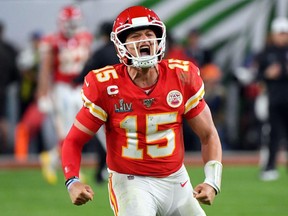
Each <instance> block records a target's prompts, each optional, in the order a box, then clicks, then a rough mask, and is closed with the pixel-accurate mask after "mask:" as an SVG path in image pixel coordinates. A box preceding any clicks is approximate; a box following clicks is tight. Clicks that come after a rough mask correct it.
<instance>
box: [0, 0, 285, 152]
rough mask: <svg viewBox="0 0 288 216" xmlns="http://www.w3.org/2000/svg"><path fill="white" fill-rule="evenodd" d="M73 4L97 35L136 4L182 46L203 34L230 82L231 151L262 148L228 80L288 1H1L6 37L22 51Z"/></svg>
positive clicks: (12, 108)
mask: <svg viewBox="0 0 288 216" xmlns="http://www.w3.org/2000/svg"><path fill="white" fill-rule="evenodd" d="M68 3H77V4H79V6H80V7H81V9H82V10H83V12H84V15H85V22H86V25H87V27H88V28H89V29H90V30H91V31H92V32H95V31H96V30H97V27H98V26H99V25H100V23H101V22H103V21H107V20H113V19H114V18H115V17H116V16H117V14H118V13H119V12H120V11H122V10H123V9H124V8H126V7H128V6H130V5H136V4H139V5H144V6H147V7H150V8H152V9H153V10H155V11H156V12H157V14H158V15H159V17H160V18H161V19H162V20H163V21H164V22H165V24H166V25H167V29H168V31H170V32H171V34H172V35H173V36H174V37H175V39H176V40H178V41H182V40H184V39H185V37H186V35H187V33H188V31H189V30H190V29H192V28H197V29H199V30H200V31H201V38H200V44H201V45H202V46H204V47H208V48H209V49H212V50H213V52H214V61H215V62H216V63H217V64H218V65H219V66H220V67H221V69H222V72H223V75H224V78H223V80H224V82H225V81H226V86H225V87H226V90H227V91H226V92H227V103H226V104H225V121H226V122H225V123H226V130H227V131H226V134H227V140H228V141H227V142H229V143H228V144H227V148H228V149H232V150H257V149H258V148H259V145H260V144H259V136H258V135H257V133H258V131H257V130H258V128H256V127H255V125H253V124H254V123H253V122H252V123H251V125H248V126H247V125H246V128H244V129H242V128H241V127H242V126H241V121H242V119H243V115H244V117H245V115H246V113H245V112H243V103H245V101H244V102H243V101H242V99H241V95H240V94H241V87H242V86H241V85H240V86H239V83H235V82H229V81H231V80H232V79H233V78H234V74H235V73H234V72H235V71H236V68H238V67H239V66H241V65H242V64H243V62H244V61H245V58H246V57H247V55H248V54H251V53H255V52H258V51H259V50H261V49H262V48H263V46H264V45H265V42H266V36H267V33H268V31H269V27H270V24H271V20H272V19H273V18H274V17H276V16H285V15H287V14H288V1H287V0H217V1H214V0H213V1H212V0H178V1H173V0H158V1H152V0H124V1H119V0H78V1H75V0H57V1H56V0H21V1H20V0H12V1H6V0H1V1H0V20H2V21H3V22H4V23H5V25H6V31H5V37H6V38H7V40H9V41H11V42H12V43H13V44H14V45H15V46H16V47H17V48H18V49H21V48H23V47H25V46H26V45H27V43H28V41H29V34H30V33H31V32H32V31H35V30H38V31H41V32H42V33H44V34H46V33H50V32H53V31H55V30H56V28H57V25H56V17H57V14H58V11H59V9H60V8H61V7H62V6H63V5H65V4H68ZM96 47H97V39H96V42H95V48H96ZM231 78H232V79H231ZM244 78H245V77H244ZM230 84H231V85H230ZM15 92H16V90H15V86H11V89H10V91H9V97H8V98H9V101H8V103H7V106H8V107H9V109H8V110H9V113H8V115H9V121H10V123H11V124H10V130H9V131H10V135H9V139H10V142H9V143H10V145H13V141H14V140H13V139H14V138H13V135H14V134H13V133H14V128H15V124H16V122H17V101H15V100H14V99H13V98H15V97H14V95H15ZM247 124H249V123H247ZM247 131H248V132H247ZM11 148H12V146H11ZM225 148H226V147H225Z"/></svg>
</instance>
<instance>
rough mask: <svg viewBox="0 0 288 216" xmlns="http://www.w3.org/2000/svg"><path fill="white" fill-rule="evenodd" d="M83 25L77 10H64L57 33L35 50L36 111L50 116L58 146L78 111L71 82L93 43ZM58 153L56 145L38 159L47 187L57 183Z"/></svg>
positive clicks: (76, 93) (77, 88) (76, 87)
mask: <svg viewBox="0 0 288 216" xmlns="http://www.w3.org/2000/svg"><path fill="white" fill-rule="evenodd" d="M83 21H84V18H83V14H82V11H81V10H80V8H79V7H77V6H76V5H67V6H64V7H63V8H61V9H60V11H59V14H58V18H57V24H58V31H57V32H55V33H52V34H48V35H46V36H44V37H43V39H42V40H41V43H40V48H39V49H40V56H41V63H40V72H39V80H38V89H37V98H38V105H39V106H38V107H39V109H40V111H42V112H44V113H47V114H48V115H47V116H48V117H47V118H50V116H51V118H50V119H52V122H53V124H54V125H55V128H56V133H57V139H58V142H59V144H60V146H61V143H62V142H63V140H64V138H65V137H66V135H67V133H68V132H69V129H70V127H71V124H73V121H74V117H75V115H76V114H77V112H78V111H79V110H80V109H81V107H82V100H81V85H79V84H75V83H74V79H75V78H76V77H78V76H79V75H80V73H81V71H82V69H83V67H84V65H85V63H86V61H87V60H88V58H89V57H90V54H91V45H92V42H93V35H92V34H91V33H90V32H89V31H88V30H87V29H86V28H85V26H84V23H83ZM103 133H104V131H103ZM58 151H59V145H56V146H55V147H53V148H51V149H50V150H49V151H47V152H46V151H45V152H43V153H41V155H40V159H41V165H42V170H43V175H44V177H45V179H46V180H47V181H48V183H51V184H54V183H56V181H57V176H56V167H57V165H58V164H59V152H58Z"/></svg>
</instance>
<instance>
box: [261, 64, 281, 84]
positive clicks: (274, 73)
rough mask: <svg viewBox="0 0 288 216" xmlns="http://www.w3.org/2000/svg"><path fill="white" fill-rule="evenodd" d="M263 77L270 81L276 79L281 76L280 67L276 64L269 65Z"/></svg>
mask: <svg viewBox="0 0 288 216" xmlns="http://www.w3.org/2000/svg"><path fill="white" fill-rule="evenodd" d="M264 75H265V77H266V78H267V79H270V80H275V79H278V78H279V76H280V75H281V65H280V64H277V63H273V64H271V65H270V66H269V67H268V68H267V69H266V71H265V74H264Z"/></svg>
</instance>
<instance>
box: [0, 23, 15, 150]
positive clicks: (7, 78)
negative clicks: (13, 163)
mask: <svg viewBox="0 0 288 216" xmlns="http://www.w3.org/2000/svg"><path fill="white" fill-rule="evenodd" d="M4 33H5V25H4V23H2V22H1V21H0V104H1V106H0V153H7V151H8V149H7V148H8V146H7V142H8V140H7V138H8V121H7V110H6V108H7V98H6V95H7V88H8V86H9V85H10V84H11V83H12V82H14V81H17V80H18V71H17V66H16V56H17V50H16V49H15V48H14V47H13V46H12V45H11V44H10V43H9V42H8V41H6V40H5V39H4Z"/></svg>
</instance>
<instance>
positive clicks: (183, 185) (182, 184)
mask: <svg viewBox="0 0 288 216" xmlns="http://www.w3.org/2000/svg"><path fill="white" fill-rule="evenodd" d="M187 182H188V180H186V181H185V182H184V183H180V185H181V187H185V185H186V184H187Z"/></svg>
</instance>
